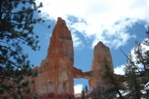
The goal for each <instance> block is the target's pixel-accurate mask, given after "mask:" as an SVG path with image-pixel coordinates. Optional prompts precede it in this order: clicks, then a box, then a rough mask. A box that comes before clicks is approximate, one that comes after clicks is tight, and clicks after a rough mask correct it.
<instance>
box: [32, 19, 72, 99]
mask: <svg viewBox="0 0 149 99" xmlns="http://www.w3.org/2000/svg"><path fill="white" fill-rule="evenodd" d="M73 64H74V51H73V42H72V37H71V33H70V31H69V30H68V28H67V26H66V23H65V21H64V20H62V19H61V18H58V21H57V23H56V26H55V27H54V30H53V33H52V36H51V39H50V45H49V48H48V54H47V56H46V59H45V60H43V61H42V62H41V66H40V67H37V68H36V69H37V70H38V71H39V75H38V77H36V78H35V83H34V87H33V86H32V87H33V90H34V92H35V93H37V94H38V96H39V99H41V98H42V99H69V98H72V97H73V94H74V89H73V86H74V84H73V73H72V71H73Z"/></svg>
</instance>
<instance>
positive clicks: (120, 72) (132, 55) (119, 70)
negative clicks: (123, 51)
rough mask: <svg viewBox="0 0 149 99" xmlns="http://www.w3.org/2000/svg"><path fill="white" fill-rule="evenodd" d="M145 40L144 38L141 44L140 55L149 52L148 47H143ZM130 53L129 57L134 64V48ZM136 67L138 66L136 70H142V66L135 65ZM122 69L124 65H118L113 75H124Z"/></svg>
mask: <svg viewBox="0 0 149 99" xmlns="http://www.w3.org/2000/svg"><path fill="white" fill-rule="evenodd" d="M145 40H146V38H145V39H144V40H143V41H142V42H141V48H142V53H144V52H146V51H147V50H149V47H148V46H146V45H144V44H143V43H144V41H145ZM130 53H131V57H132V61H133V62H134V63H135V64H136V61H137V60H136V59H137V58H136V55H135V47H134V48H132V50H131V51H130ZM136 66H138V68H139V69H140V70H142V69H143V65H142V64H136ZM124 68H125V65H124V64H123V65H120V66H117V67H116V68H114V73H115V74H120V75H124V74H125V72H124Z"/></svg>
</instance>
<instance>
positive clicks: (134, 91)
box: [124, 29, 149, 99]
mask: <svg viewBox="0 0 149 99" xmlns="http://www.w3.org/2000/svg"><path fill="white" fill-rule="evenodd" d="M144 45H145V46H147V47H148V46H149V29H148V31H147V37H146V39H145V42H144V43H142V44H141V43H140V42H136V46H135V48H134V53H130V55H129V56H128V57H127V63H126V65H125V70H124V71H125V76H126V80H127V84H128V85H127V90H128V95H127V96H126V97H127V98H131V99H141V98H143V97H144V98H145V99H148V98H149V86H147V83H148V82H149V50H145V49H143V46H144ZM132 54H133V55H135V56H136V57H132ZM133 58H135V59H133Z"/></svg>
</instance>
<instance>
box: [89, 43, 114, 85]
mask: <svg viewBox="0 0 149 99" xmlns="http://www.w3.org/2000/svg"><path fill="white" fill-rule="evenodd" d="M105 59H106V61H107V62H108V65H109V66H110V68H111V70H113V63H112V57H111V53H110V49H109V48H108V47H107V46H105V45H104V44H103V43H102V42H98V44H97V45H96V46H95V47H94V58H93V61H92V66H91V70H90V71H91V72H93V77H91V78H90V79H89V85H90V87H91V88H96V87H97V86H98V85H99V84H100V83H102V77H103V75H104V73H105V72H104V69H105V62H104V60H105Z"/></svg>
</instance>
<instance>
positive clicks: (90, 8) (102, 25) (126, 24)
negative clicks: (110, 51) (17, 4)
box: [38, 0, 149, 48]
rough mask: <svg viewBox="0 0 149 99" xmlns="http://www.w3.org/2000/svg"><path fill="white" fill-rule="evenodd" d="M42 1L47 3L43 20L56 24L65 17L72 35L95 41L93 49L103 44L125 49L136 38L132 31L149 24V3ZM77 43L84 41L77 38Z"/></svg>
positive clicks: (73, 0)
mask: <svg viewBox="0 0 149 99" xmlns="http://www.w3.org/2000/svg"><path fill="white" fill-rule="evenodd" d="M38 1H41V2H43V6H44V7H43V8H42V9H41V10H42V12H43V14H42V16H44V17H47V18H48V19H53V20H57V17H62V18H63V19H65V20H66V23H67V25H68V27H69V29H71V31H73V32H74V33H75V31H79V32H80V33H81V34H82V35H84V37H85V38H86V39H87V40H90V39H91V38H92V39H94V40H93V41H92V46H94V45H95V44H96V43H97V42H98V41H99V40H100V41H103V42H104V43H105V44H106V45H108V46H110V47H114V48H118V47H120V46H124V45H125V44H127V41H128V40H129V39H131V38H132V37H133V34H129V33H127V30H128V28H131V27H132V26H133V25H134V24H135V23H136V22H139V21H144V20H145V21H148V22H149V17H148V16H149V13H148V9H149V0H144V1H140V0H124V1H121V0H65V1H62V0H38ZM70 17H73V18H75V19H76V20H75V21H74V20H72V19H71V18H70ZM74 39H79V41H80V38H79V37H78V36H77V34H76V35H75V36H74ZM76 41H78V40H76ZM81 43H82V42H81V41H80V42H79V44H78V43H77V45H78V46H79V45H81Z"/></svg>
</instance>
